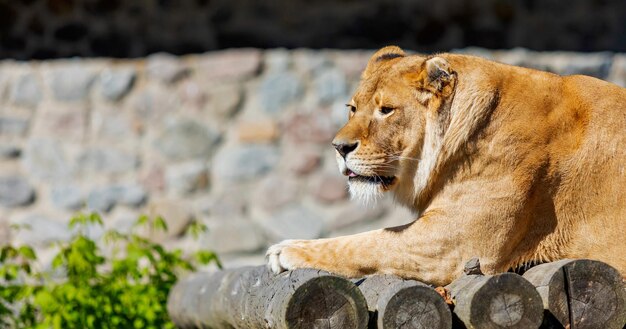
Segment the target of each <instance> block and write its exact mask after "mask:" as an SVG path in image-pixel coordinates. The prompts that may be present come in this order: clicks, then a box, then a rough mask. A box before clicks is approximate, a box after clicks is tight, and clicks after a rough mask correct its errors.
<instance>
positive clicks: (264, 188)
mask: <svg viewBox="0 0 626 329" xmlns="http://www.w3.org/2000/svg"><path fill="white" fill-rule="evenodd" d="M257 186H258V187H257V188H256V190H255V191H254V197H255V199H254V202H253V203H254V204H255V205H258V206H260V207H262V208H263V209H265V210H267V211H270V212H271V211H275V210H276V209H279V208H281V207H284V206H286V205H288V204H290V203H293V202H295V201H296V200H297V198H298V192H299V187H298V184H297V182H296V181H295V180H294V179H293V178H290V177H285V175H281V174H271V175H268V176H267V177H265V178H263V179H262V180H261V181H260V182H259V183H258V184H257Z"/></svg>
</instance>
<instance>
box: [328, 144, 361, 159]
mask: <svg viewBox="0 0 626 329" xmlns="http://www.w3.org/2000/svg"><path fill="white" fill-rule="evenodd" d="M332 144H333V146H334V147H335V149H336V150H337V152H339V154H341V156H342V157H344V159H345V157H346V155H348V153H350V152H352V151H354V150H356V148H357V147H358V146H359V142H347V141H333V143H332Z"/></svg>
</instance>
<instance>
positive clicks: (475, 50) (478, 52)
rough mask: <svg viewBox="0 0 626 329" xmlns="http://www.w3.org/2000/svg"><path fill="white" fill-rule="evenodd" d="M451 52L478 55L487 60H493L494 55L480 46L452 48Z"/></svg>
mask: <svg viewBox="0 0 626 329" xmlns="http://www.w3.org/2000/svg"><path fill="white" fill-rule="evenodd" d="M450 52H451V53H456V54H463V55H472V56H478V57H482V58H485V59H489V60H494V59H495V58H494V55H493V54H492V52H491V51H490V50H489V49H486V48H481V47H467V48H462V49H452V50H451V51H450Z"/></svg>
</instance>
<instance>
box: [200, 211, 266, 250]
mask: <svg viewBox="0 0 626 329" xmlns="http://www.w3.org/2000/svg"><path fill="white" fill-rule="evenodd" d="M205 223H206V225H207V228H208V231H207V232H206V233H205V234H203V236H202V237H201V238H200V243H201V245H202V246H203V248H207V249H209V250H213V251H215V252H216V253H218V254H220V255H221V254H224V253H235V252H254V251H259V250H260V249H261V248H263V247H265V241H264V240H263V238H262V237H261V234H260V232H259V229H258V227H256V225H255V224H254V223H251V222H249V221H247V220H245V219H238V218H223V219H221V220H218V219H214V220H209V221H205Z"/></svg>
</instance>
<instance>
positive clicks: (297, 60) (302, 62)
mask: <svg viewBox="0 0 626 329" xmlns="http://www.w3.org/2000/svg"><path fill="white" fill-rule="evenodd" d="M292 53H293V55H292V56H293V62H294V67H295V69H296V70H297V71H299V72H302V73H307V74H311V73H315V72H318V71H320V70H322V69H323V68H325V67H328V66H330V64H331V63H330V59H329V58H328V56H327V55H326V54H325V53H324V52H321V51H318V50H310V49H296V50H294V51H293V52H292Z"/></svg>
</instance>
